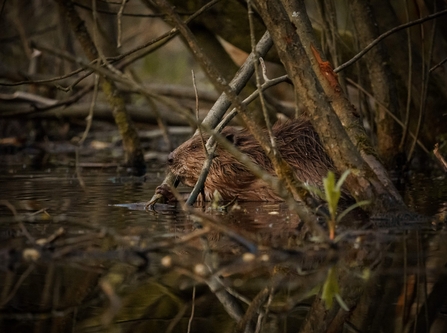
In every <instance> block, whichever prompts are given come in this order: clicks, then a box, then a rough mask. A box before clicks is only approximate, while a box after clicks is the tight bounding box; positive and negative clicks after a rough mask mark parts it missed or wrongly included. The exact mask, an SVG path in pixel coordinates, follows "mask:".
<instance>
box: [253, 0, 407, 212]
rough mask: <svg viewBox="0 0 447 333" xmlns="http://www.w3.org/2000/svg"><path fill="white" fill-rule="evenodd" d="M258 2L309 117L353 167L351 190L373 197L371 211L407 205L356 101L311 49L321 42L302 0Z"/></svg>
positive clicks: (337, 159)
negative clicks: (372, 141)
mask: <svg viewBox="0 0 447 333" xmlns="http://www.w3.org/2000/svg"><path fill="white" fill-rule="evenodd" d="M254 3H255V4H256V8H257V9H258V11H259V13H260V15H261V16H262V18H263V20H264V23H265V24H266V26H267V29H268V30H269V31H270V33H271V35H272V39H273V42H274V44H275V46H276V49H277V52H278V55H279V57H280V59H281V61H282V62H283V64H284V67H285V68H286V71H287V73H288V75H289V77H290V79H291V80H292V82H293V84H294V86H295V90H296V93H297V96H299V98H300V99H301V102H302V103H303V104H304V105H305V106H306V108H307V112H308V113H309V114H310V115H311V122H312V123H313V125H314V127H315V129H316V131H317V132H318V134H319V136H320V139H321V140H322V142H323V144H324V146H325V147H326V149H327V151H328V153H329V155H330V157H331V158H332V159H333V161H334V163H335V165H336V167H337V169H338V170H339V171H344V170H346V169H351V170H353V172H352V174H351V176H349V177H348V178H347V180H346V185H347V187H348V189H349V191H350V193H351V194H352V195H353V196H354V197H355V198H356V199H357V200H371V205H369V206H368V207H366V209H368V210H370V211H373V212H385V211H389V210H393V209H403V210H405V209H406V208H405V205H404V204H403V201H402V198H401V197H400V195H399V194H398V192H397V190H396V189H395V188H394V186H393V184H392V183H391V181H390V179H389V177H388V176H387V173H386V171H385V169H384V168H383V166H382V165H381V164H380V162H378V160H377V158H376V157H375V154H374V149H373V148H372V146H371V144H370V143H369V139H368V137H367V135H366V133H365V131H364V129H363V128H362V126H361V125H360V123H359V119H358V118H356V116H355V114H356V112H355V110H354V108H353V106H352V105H351V103H350V102H349V101H348V100H347V98H346V97H345V96H344V95H343V93H342V92H341V89H340V87H339V85H338V82H337V80H336V76H335V74H334V73H333V72H331V69H330V67H329V69H328V68H327V67H328V65H329V64H328V63H325V62H323V61H322V60H321V59H317V58H318V57H319V54H321V53H320V52H318V51H316V52H315V51H314V52H313V51H312V49H314V50H316V49H317V48H318V47H317V45H318V43H317V41H316V39H315V37H314V35H313V29H312V27H311V24H310V21H309V18H308V16H307V13H306V10H305V6H304V3H303V1H301V0H299V1H290V0H281V1H275V2H273V1H268V2H265V1H260V0H254ZM342 124H343V125H342ZM345 129H346V131H345ZM347 133H349V136H348V134H347ZM351 140H352V141H351ZM357 149H359V150H360V153H361V154H362V156H363V157H364V158H365V160H367V161H368V164H369V165H371V166H372V168H370V167H369V166H368V164H366V163H365V161H364V160H363V159H362V156H361V155H360V154H359V152H358V150H357ZM379 176H380V179H379Z"/></svg>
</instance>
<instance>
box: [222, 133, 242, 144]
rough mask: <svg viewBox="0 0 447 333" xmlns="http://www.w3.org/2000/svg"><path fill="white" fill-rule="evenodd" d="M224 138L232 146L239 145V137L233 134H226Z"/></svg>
mask: <svg viewBox="0 0 447 333" xmlns="http://www.w3.org/2000/svg"><path fill="white" fill-rule="evenodd" d="M225 138H226V139H227V140H228V141H230V142H231V143H232V144H233V145H235V146H237V145H238V143H239V136H238V135H237V134H234V133H228V134H227V135H225Z"/></svg>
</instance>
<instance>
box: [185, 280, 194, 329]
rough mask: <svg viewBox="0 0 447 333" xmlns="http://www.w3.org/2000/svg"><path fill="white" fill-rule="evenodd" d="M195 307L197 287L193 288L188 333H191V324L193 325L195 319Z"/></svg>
mask: <svg viewBox="0 0 447 333" xmlns="http://www.w3.org/2000/svg"><path fill="white" fill-rule="evenodd" d="M195 306H196V286H194V287H193V288H192V299H191V316H190V317H189V320H188V329H187V331H186V332H187V333H190V332H191V324H192V320H193V319H194V310H195Z"/></svg>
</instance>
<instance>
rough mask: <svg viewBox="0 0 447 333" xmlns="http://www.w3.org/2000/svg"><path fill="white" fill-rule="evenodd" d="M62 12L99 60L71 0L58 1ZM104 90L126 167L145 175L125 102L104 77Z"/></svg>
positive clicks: (91, 56)
mask: <svg viewBox="0 0 447 333" xmlns="http://www.w3.org/2000/svg"><path fill="white" fill-rule="evenodd" d="M56 2H57V3H58V5H59V7H60V8H61V10H62V12H63V13H64V14H65V16H66V17H67V19H68V21H69V22H70V25H71V28H72V30H73V32H74V34H75V36H76V38H77V39H78V41H79V43H80V44H81V46H82V49H83V50H84V53H85V55H86V56H87V58H88V59H89V60H90V61H94V60H96V59H98V58H99V53H98V50H97V49H96V46H95V44H94V43H93V40H92V38H91V36H90V33H89V32H88V30H87V28H86V26H85V22H84V21H83V20H82V19H81V18H80V16H79V14H78V12H77V11H76V9H75V8H74V5H73V2H72V1H71V0H56ZM102 90H103V92H104V94H105V96H106V98H107V100H108V102H109V104H110V106H111V108H112V113H113V117H114V119H115V123H116V125H117V126H118V129H119V132H120V135H121V138H122V140H123V148H124V153H125V161H124V164H125V166H128V167H131V168H132V169H133V170H134V173H136V174H139V175H140V174H144V173H145V171H146V164H145V162H144V155H143V150H142V149H141V145H140V139H139V137H138V133H137V130H136V128H135V125H134V124H133V122H132V120H131V119H130V116H129V114H128V112H127V110H126V107H125V100H124V97H123V96H122V94H121V93H120V92H119V90H118V89H117V88H116V86H115V84H114V82H113V81H112V80H110V79H109V78H107V77H106V76H103V77H102Z"/></svg>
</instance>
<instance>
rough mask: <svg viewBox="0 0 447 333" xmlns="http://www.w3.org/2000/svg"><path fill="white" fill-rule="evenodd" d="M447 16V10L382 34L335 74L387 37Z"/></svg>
mask: <svg viewBox="0 0 447 333" xmlns="http://www.w3.org/2000/svg"><path fill="white" fill-rule="evenodd" d="M445 14H447V9H446V10H442V11H440V12H437V13H435V14H431V15H428V16H426V17H424V18H421V19H418V20H415V21H411V22H408V23H405V24H402V25H399V26H397V27H395V28H393V29H391V30H388V31H387V32H385V33H383V34H381V35H380V36H379V37H377V38H376V39H374V40H373V41H372V42H371V43H369V44H368V45H367V46H366V47H365V48H364V49H363V50H362V51H361V52H359V53H357V55H356V56H354V57H353V58H352V59H351V60H349V61H347V62H345V63H344V64H343V65H341V66H338V67H337V68H335V69H334V72H335V73H338V72H340V71H342V70H344V69H346V68H347V67H349V66H351V65H352V64H353V63H355V62H356V61H357V60H359V59H360V58H361V57H363V56H364V55H365V54H366V53H367V52H368V51H369V50H371V49H372V48H373V47H374V46H376V45H377V44H378V43H380V42H381V41H382V40H383V39H385V38H386V37H388V36H390V35H392V34H394V33H395V32H398V31H400V30H402V29H406V28H409V27H412V26H414V25H417V24H420V23H423V22H425V21H429V20H433V19H435V18H437V17H439V16H442V15H445Z"/></svg>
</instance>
